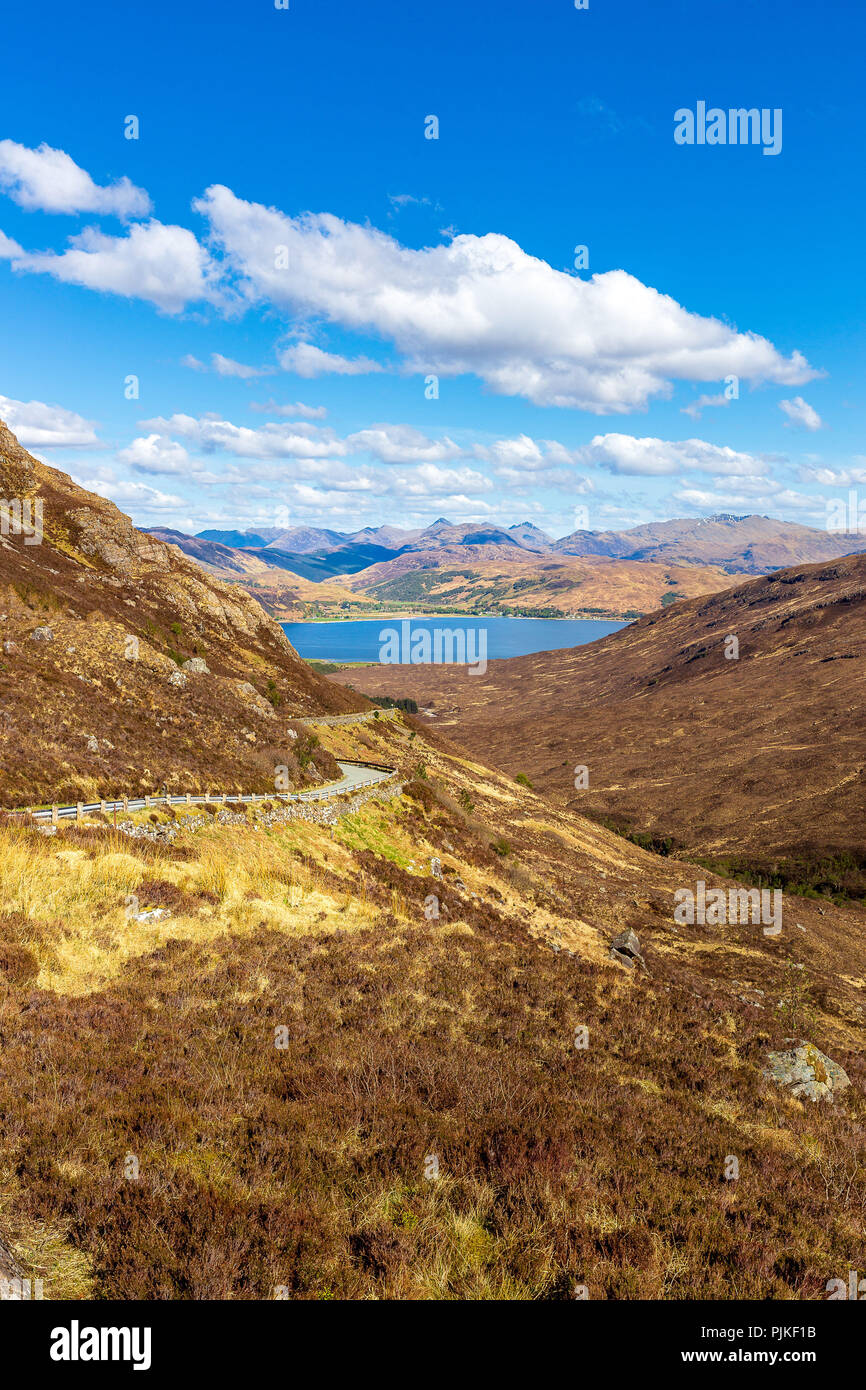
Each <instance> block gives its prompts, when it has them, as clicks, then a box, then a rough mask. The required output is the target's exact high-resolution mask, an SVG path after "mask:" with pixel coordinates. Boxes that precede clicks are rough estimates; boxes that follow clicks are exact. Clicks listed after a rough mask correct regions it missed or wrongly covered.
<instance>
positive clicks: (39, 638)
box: [30, 627, 54, 642]
mask: <svg viewBox="0 0 866 1390" xmlns="http://www.w3.org/2000/svg"><path fill="white" fill-rule="evenodd" d="M30 641H31V642H53V641H54V633H53V632H52V631H51V628H50V627H34V629H33V631H32V632H31V634H30Z"/></svg>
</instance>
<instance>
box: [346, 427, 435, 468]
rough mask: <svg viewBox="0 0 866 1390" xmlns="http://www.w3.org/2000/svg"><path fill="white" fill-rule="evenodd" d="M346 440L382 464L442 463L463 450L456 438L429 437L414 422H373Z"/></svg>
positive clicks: (351, 445)
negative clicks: (388, 423) (395, 423)
mask: <svg viewBox="0 0 866 1390" xmlns="http://www.w3.org/2000/svg"><path fill="white" fill-rule="evenodd" d="M346 443H347V444H348V445H349V446H350V447H351V448H353V449H356V450H359V451H363V452H365V453H370V454H373V455H374V457H376V458H377V459H379V460H380V462H382V463H441V462H442V461H444V460H445V459H455V458H459V457H460V455H461V453H462V450H461V448H460V446H459V445H458V444H455V443H454V441H453V440H451V439H448V438H445V439H428V438H427V436H426V435H425V434H422V433H421V431H420V430H416V429H413V427H412V426H411V425H372V426H371V427H370V428H369V429H366V430H358V432H357V433H356V434H350V435H349V436H348V438H347V439H346Z"/></svg>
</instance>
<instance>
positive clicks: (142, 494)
mask: <svg viewBox="0 0 866 1390" xmlns="http://www.w3.org/2000/svg"><path fill="white" fill-rule="evenodd" d="M75 481H76V482H77V483H78V484H79V486H80V487H83V488H86V489H87V491H88V492H95V493H98V494H99V496H100V497H107V498H108V500H109V501H110V502H114V503H115V504H116V505H117V506H122V505H125V504H128V503H130V502H131V503H138V504H139V505H140V506H141V507H143V508H145V509H147V510H149V511H172V512H173V511H175V510H176V509H177V508H178V507H188V506H189V502H188V501H187V500H185V499H184V498H183V497H177V496H175V495H174V494H173V493H169V492H160V491H159V490H158V489H157V488H154V487H149V486H148V484H147V483H136V482H131V481H106V480H105V479H104V478H81V477H77V478H76V479H75Z"/></svg>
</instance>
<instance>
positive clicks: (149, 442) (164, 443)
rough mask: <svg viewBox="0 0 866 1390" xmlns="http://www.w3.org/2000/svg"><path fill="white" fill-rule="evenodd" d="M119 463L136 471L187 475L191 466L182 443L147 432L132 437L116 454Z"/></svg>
mask: <svg viewBox="0 0 866 1390" xmlns="http://www.w3.org/2000/svg"><path fill="white" fill-rule="evenodd" d="M117 460H118V462H119V463H125V464H128V465H129V467H130V468H133V469H135V471H136V472H137V473H180V474H183V475H188V474H189V473H190V472H191V471H192V468H193V465H192V462H191V460H190V456H189V454H188V453H187V451H186V449H185V448H184V447H183V445H182V444H178V443H177V441H176V440H174V439H166V438H165V436H164V435H160V434H149V435H147V436H143V437H141V438H139V439H133V441H132V443H131V444H130V445H129V446H128V447H127V448H126V449H121V450H120V452H119V453H118V455H117Z"/></svg>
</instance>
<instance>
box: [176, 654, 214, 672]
mask: <svg viewBox="0 0 866 1390" xmlns="http://www.w3.org/2000/svg"><path fill="white" fill-rule="evenodd" d="M181 670H183V671H189V672H191V674H192V675H194V676H209V675H210V667H209V666H208V664H207V662H206V661H203V660H202V658H201V657H200V656H191V657H190V659H189V661H185V662H184V663H183V666H182V667H181Z"/></svg>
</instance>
